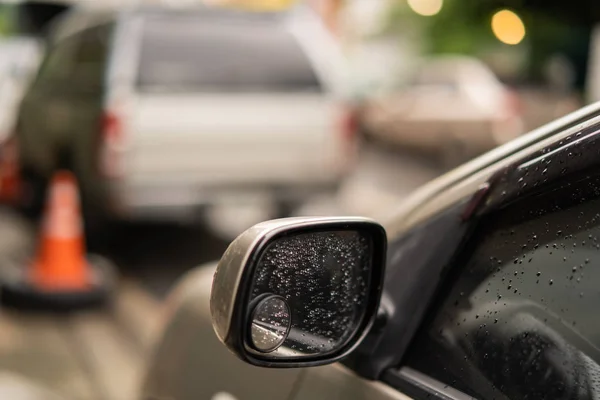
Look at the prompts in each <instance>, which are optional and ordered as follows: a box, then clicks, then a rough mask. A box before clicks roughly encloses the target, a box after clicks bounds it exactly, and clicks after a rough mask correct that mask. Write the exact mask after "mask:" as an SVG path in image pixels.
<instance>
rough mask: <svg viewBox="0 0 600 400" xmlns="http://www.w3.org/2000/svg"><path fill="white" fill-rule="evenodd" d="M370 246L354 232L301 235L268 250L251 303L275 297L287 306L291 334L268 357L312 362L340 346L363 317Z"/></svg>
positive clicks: (256, 275) (259, 265)
mask: <svg viewBox="0 0 600 400" xmlns="http://www.w3.org/2000/svg"><path fill="white" fill-rule="evenodd" d="M371 246H372V244H371V243H370V239H369V237H368V236H367V235H365V234H363V233H361V232H356V231H336V232H318V233H307V234H299V235H296V236H290V237H284V238H281V239H279V240H276V241H275V242H273V244H271V245H270V246H269V248H267V250H266V251H265V252H264V253H263V255H262V257H261V260H260V261H259V263H258V265H257V267H256V272H255V274H254V284H253V287H252V292H251V293H252V295H251V298H252V299H255V298H257V297H258V296H261V295H264V294H276V295H279V296H281V297H283V298H284V299H285V300H286V301H287V303H288V304H289V308H290V312H291V328H290V333H289V336H288V337H287V339H286V341H285V342H284V343H283V345H282V347H280V348H279V349H277V351H275V352H273V353H272V354H270V355H269V356H270V357H277V356H279V357H285V356H290V355H293V356H310V355H315V354H321V353H323V354H325V353H329V352H333V351H335V350H337V349H339V348H340V347H341V346H342V345H344V343H345V341H347V340H348V339H349V338H350V337H351V335H352V334H353V333H354V332H355V331H356V329H357V328H358V327H359V325H360V323H361V321H362V318H363V317H364V313H365V308H366V301H365V300H366V296H367V291H368V288H369V275H370V269H371V265H370V264H371V261H370V251H371Z"/></svg>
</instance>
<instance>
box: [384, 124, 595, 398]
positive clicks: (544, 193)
mask: <svg viewBox="0 0 600 400" xmlns="http://www.w3.org/2000/svg"><path fill="white" fill-rule="evenodd" d="M599 134H600V125H599V124H598V121H597V119H596V118H595V117H593V118H590V120H589V121H587V123H585V124H581V125H577V126H575V127H574V128H573V129H570V130H566V131H565V132H562V134H560V135H557V140H555V141H553V142H552V143H551V144H549V145H547V146H544V147H542V148H541V149H539V150H538V151H535V152H530V154H529V155H528V156H527V157H524V158H521V159H518V160H516V162H514V163H513V164H512V165H511V166H510V167H509V168H506V169H504V170H501V171H498V173H497V174H495V175H494V176H493V177H492V179H490V180H489V181H488V185H486V186H485V190H483V191H481V192H480V193H483V195H480V196H476V197H475V198H474V199H475V200H476V204H477V206H478V207H480V209H479V210H478V211H476V212H473V211H472V209H471V213H470V214H469V216H468V217H467V218H464V215H465V214H463V218H462V219H461V221H462V224H463V225H464V226H470V230H469V232H468V233H466V234H465V235H464V236H462V240H461V243H460V244H459V245H458V246H457V247H456V249H458V251H456V252H455V254H454V256H453V258H452V260H453V261H452V262H450V263H449V264H448V265H446V266H443V265H442V266H441V267H442V268H441V269H440V270H439V272H438V274H439V275H438V276H441V277H443V279H441V284H440V285H438V288H437V290H436V293H435V295H434V297H433V299H434V300H433V302H429V307H428V311H427V313H426V316H425V318H424V319H423V321H424V322H423V323H422V325H421V326H420V328H418V329H417V330H416V334H415V335H414V336H413V340H412V342H410V345H409V346H407V350H406V351H405V352H404V353H403V354H402V356H401V358H400V363H399V366H397V367H394V368H391V369H389V370H388V371H386V372H385V373H384V378H383V379H384V380H385V381H386V382H388V383H389V384H390V385H391V386H393V387H395V388H397V389H399V390H400V391H402V392H403V393H406V394H408V395H409V396H411V397H413V398H416V399H421V398H443V399H470V398H476V399H510V400H515V399H590V400H591V399H597V398H600V317H598V313H597V306H598V304H599V303H598V299H599V298H600V289H599V285H598V283H599V282H600V270H598V268H597V267H596V264H598V263H599V262H600V163H599V162H598V158H597V155H598V154H599V152H600V139H599ZM472 204H473V203H472V202H470V203H468V205H472ZM463 210H464V208H463ZM434 278H437V276H434Z"/></svg>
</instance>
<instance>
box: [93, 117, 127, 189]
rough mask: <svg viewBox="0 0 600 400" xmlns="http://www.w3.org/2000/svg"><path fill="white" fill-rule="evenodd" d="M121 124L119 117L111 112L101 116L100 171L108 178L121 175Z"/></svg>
mask: <svg viewBox="0 0 600 400" xmlns="http://www.w3.org/2000/svg"><path fill="white" fill-rule="evenodd" d="M123 139H124V137H123V125H122V123H121V120H120V118H119V117H118V116H117V115H116V114H115V113H112V112H105V113H104V115H103V116H102V127H101V132H100V149H99V151H100V153H99V160H100V172H101V173H102V174H103V175H104V176H106V177H109V178H118V177H119V176H121V175H122V172H123V170H122V162H123V160H122V153H123V145H124V143H123Z"/></svg>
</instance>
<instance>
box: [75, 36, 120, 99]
mask: <svg viewBox="0 0 600 400" xmlns="http://www.w3.org/2000/svg"><path fill="white" fill-rule="evenodd" d="M110 34H111V25H101V26H97V27H93V28H90V29H87V30H85V31H83V32H81V34H80V35H81V41H80V45H79V46H78V47H77V51H76V54H75V60H74V68H75V71H74V73H75V76H74V79H76V80H77V82H78V84H80V85H83V86H86V87H88V88H99V87H100V86H101V85H102V81H103V79H104V71H105V65H106V57H107V54H108V47H109V41H110Z"/></svg>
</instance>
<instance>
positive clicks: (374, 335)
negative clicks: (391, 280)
mask: <svg viewBox="0 0 600 400" xmlns="http://www.w3.org/2000/svg"><path fill="white" fill-rule="evenodd" d="M386 300H387V298H386V296H385V293H384V294H383V295H382V297H381V302H380V304H379V308H378V309H377V315H376V316H375V319H374V321H373V325H372V326H371V329H370V330H369V332H368V333H367V335H366V336H365V338H364V339H363V341H362V342H361V343H360V345H359V346H358V347H357V348H356V349H355V350H354V351H353V352H352V353H351V354H350V355H348V357H346V358H345V359H343V360H342V361H341V363H342V364H344V365H345V366H346V367H348V368H350V369H351V370H353V371H354V372H355V373H356V374H357V375H359V376H360V377H362V378H365V379H369V380H377V379H379V378H380V376H379V375H378V374H377V372H378V371H380V370H381V369H380V368H373V366H372V360H373V358H372V356H371V355H372V354H373V353H374V352H375V350H376V349H377V347H378V346H379V343H380V342H381V339H382V338H383V335H384V333H385V328H386V327H387V325H388V321H389V320H390V317H391V316H392V314H393V307H392V306H391V304H390V303H389V302H388V301H386Z"/></svg>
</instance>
